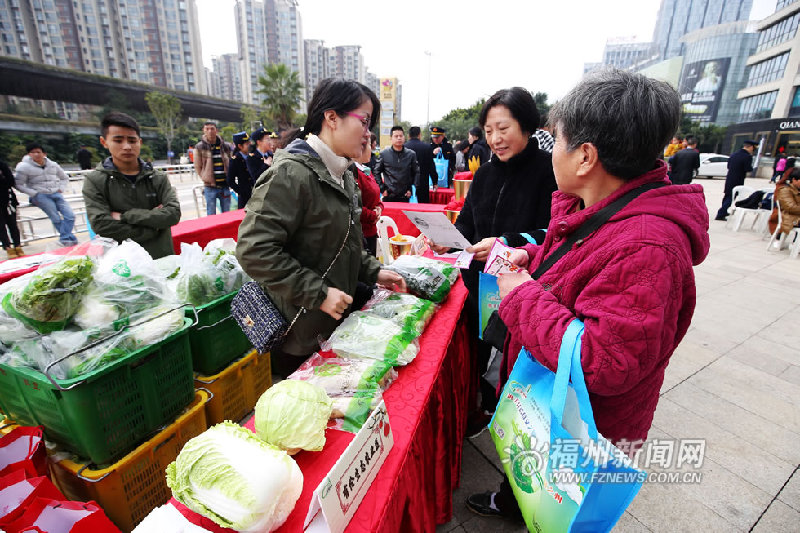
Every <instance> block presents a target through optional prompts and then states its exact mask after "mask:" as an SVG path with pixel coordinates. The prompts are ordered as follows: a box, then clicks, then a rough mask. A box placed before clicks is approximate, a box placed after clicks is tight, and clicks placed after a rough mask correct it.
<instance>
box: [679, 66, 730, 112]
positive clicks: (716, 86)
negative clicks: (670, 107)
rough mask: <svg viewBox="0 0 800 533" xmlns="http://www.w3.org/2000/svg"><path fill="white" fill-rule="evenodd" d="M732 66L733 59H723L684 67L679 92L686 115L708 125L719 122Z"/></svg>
mask: <svg viewBox="0 0 800 533" xmlns="http://www.w3.org/2000/svg"><path fill="white" fill-rule="evenodd" d="M730 64H731V58H730V57H720V58H717V59H706V60H703V61H696V62H694V63H689V64H688V65H686V66H684V67H683V74H682V75H681V83H680V93H681V104H682V106H683V113H684V115H685V116H687V117H689V118H690V119H691V120H692V121H694V122H705V123H707V122H714V121H715V120H716V119H717V111H718V110H719V103H720V100H721V99H722V91H723V90H724V89H725V80H726V79H727V77H728V67H729V66H730Z"/></svg>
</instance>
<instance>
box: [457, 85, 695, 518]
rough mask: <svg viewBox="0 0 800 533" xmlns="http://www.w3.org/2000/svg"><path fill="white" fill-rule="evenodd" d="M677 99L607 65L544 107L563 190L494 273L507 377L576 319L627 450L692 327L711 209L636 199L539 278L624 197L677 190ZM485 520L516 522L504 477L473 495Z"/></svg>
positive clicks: (547, 354)
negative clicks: (544, 266)
mask: <svg viewBox="0 0 800 533" xmlns="http://www.w3.org/2000/svg"><path fill="white" fill-rule="evenodd" d="M680 114H681V102H680V96H679V95H678V93H677V92H676V91H675V89H673V88H672V87H670V86H669V85H668V84H667V83H665V82H661V81H656V80H653V79H650V78H647V77H645V76H642V75H640V74H631V73H628V72H625V71H621V70H617V69H608V70H604V71H601V72H599V73H596V74H591V75H589V76H587V77H585V78H584V79H583V80H582V81H581V82H580V83H579V84H578V85H577V86H576V87H575V88H574V89H572V90H571V91H570V92H569V93H568V94H567V95H566V96H565V97H564V98H562V99H561V100H559V102H558V103H556V104H555V105H554V106H553V108H552V109H551V110H550V121H551V123H552V124H553V125H554V128H555V131H556V139H557V140H556V144H555V146H554V148H553V168H554V170H555V175H556V181H557V182H558V192H557V193H555V194H554V195H553V208H552V219H551V222H550V226H549V228H548V231H547V236H546V237H545V240H544V243H542V244H541V245H526V246H525V247H524V248H523V249H521V250H517V251H515V252H514V254H513V255H512V261H513V262H514V263H516V264H517V265H519V266H522V267H525V268H527V271H525V270H523V271H521V272H517V273H515V274H507V275H502V276H500V279H499V281H498V285H499V287H500V296H501V297H502V301H501V303H500V309H499V315H500V318H501V319H502V320H503V322H504V323H505V324H506V326H507V327H508V335H507V336H506V343H505V346H506V353H505V354H504V363H503V368H502V370H501V377H502V378H503V379H504V380H506V379H507V378H508V375H509V373H510V371H511V368H512V367H513V365H514V363H515V362H516V359H517V355H518V354H519V353H520V350H521V349H522V348H523V347H525V348H526V349H527V350H528V351H529V352H530V353H531V355H532V356H533V357H534V358H535V359H536V360H537V361H538V362H539V363H541V364H542V365H544V366H545V367H547V368H548V369H550V370H555V369H556V367H557V364H558V355H559V349H560V346H561V339H562V337H563V335H564V332H565V330H566V329H567V326H568V325H569V324H570V323H571V322H572V321H573V320H576V319H577V320H580V321H581V322H582V323H583V325H584V331H583V336H582V339H581V347H580V356H581V357H580V359H581V366H582V367H583V374H584V377H585V380H586V387H587V389H588V391H589V399H590V402H591V404H592V411H593V415H594V419H595V422H596V424H597V429H598V431H599V432H600V433H601V434H602V435H603V436H604V437H606V438H607V439H608V440H609V441H611V442H612V443H614V444H617V445H618V446H620V447H621V449H622V450H623V452H624V453H628V454H629V455H632V454H633V453H635V451H636V449H638V447H639V446H640V444H641V442H643V441H644V439H646V438H647V434H648V431H649V429H650V426H651V424H652V421H653V415H654V413H655V410H656V405H657V404H658V400H659V392H660V389H661V385H662V383H663V381H664V372H665V370H666V367H667V364H668V363H669V359H670V357H671V356H672V353H673V352H674V351H675V348H676V347H677V346H678V343H679V342H680V341H681V339H682V338H683V336H684V335H685V334H686V331H687V330H688V328H689V325H690V323H691V318H692V314H693V313H694V309H695V301H696V290H695V279H694V272H693V268H692V267H693V266H697V265H699V264H700V263H701V262H702V261H703V260H704V259H705V258H706V256H707V255H708V251H709V237H708V208H707V207H706V203H705V198H704V196H703V188H702V187H701V186H699V185H685V186H682V187H663V186H662V187H661V188H657V189H654V190H648V191H645V192H642V193H641V194H640V196H638V197H637V198H635V199H633V200H632V201H631V202H630V203H629V204H628V205H626V206H625V207H622V209H621V210H620V211H618V212H617V213H616V214H614V215H613V216H612V217H611V218H610V219H609V221H608V222H606V223H605V224H603V225H602V226H601V227H600V228H599V229H597V230H596V231H594V232H593V233H592V234H591V236H590V237H588V238H586V239H585V241H584V242H583V244H581V245H580V246H575V247H573V249H572V250H570V251H569V252H567V254H566V255H564V256H563V257H562V258H561V259H560V260H559V261H557V262H556V263H555V264H554V265H553V266H552V267H551V268H550V269H549V270H547V271H546V272H545V273H544V274H543V275H542V276H541V278H539V279H538V280H533V279H531V276H530V274H529V272H533V271H534V270H535V269H536V268H537V267H538V266H539V265H540V264H541V263H542V261H543V260H544V259H545V257H547V256H549V255H551V253H553V252H554V250H556V249H557V248H558V247H559V246H560V245H561V244H563V242H564V240H565V239H567V238H568V237H569V236H570V235H571V234H572V233H573V232H575V231H576V230H577V228H579V227H580V226H581V225H582V224H583V223H585V222H586V221H587V220H588V219H589V218H591V217H592V216H593V215H595V214H596V213H597V212H598V211H600V210H601V209H603V208H605V207H607V206H608V205H609V204H611V203H612V202H614V201H616V200H617V199H619V198H620V197H622V196H623V195H625V194H627V193H628V192H629V191H632V190H635V189H638V188H640V187H642V186H645V185H649V184H656V185H665V184H668V183H669V180H668V179H667V176H666V165H665V164H664V162H663V161H660V159H659V158H660V156H661V154H662V147H663V146H664V144H665V143H666V142H667V139H669V136H670V135H672V133H673V132H674V131H675V129H676V128H677V127H678V122H679V119H680ZM467 506H468V507H469V508H470V509H471V510H473V511H475V512H477V513H481V514H486V515H506V516H511V515H513V514H518V513H519V508H518V506H517V505H516V501H515V499H514V496H513V493H512V491H511V488H510V485H509V483H508V480H505V481H504V482H503V485H502V486H501V489H500V491H499V492H494V493H483V494H475V495H473V496H470V497H469V498H468V500H467Z"/></svg>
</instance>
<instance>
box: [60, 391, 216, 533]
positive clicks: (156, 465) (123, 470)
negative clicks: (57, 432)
mask: <svg viewBox="0 0 800 533" xmlns="http://www.w3.org/2000/svg"><path fill="white" fill-rule="evenodd" d="M210 398H211V394H210V393H208V392H207V391H204V390H198V391H195V397H194V401H193V402H192V404H191V405H190V406H189V407H188V408H187V410H186V411H185V412H184V413H183V414H181V415H180V416H179V417H178V418H177V420H175V422H173V423H172V424H170V425H169V426H167V427H166V428H165V429H164V430H162V431H160V432H159V433H158V434H157V435H156V436H155V437H153V438H152V439H150V440H148V441H147V442H145V443H144V444H142V445H141V446H139V447H138V448H136V449H135V450H133V451H132V452H131V453H129V454H128V455H126V456H125V457H123V458H122V459H121V460H120V461H118V462H117V463H115V464H113V465H111V466H109V467H107V468H97V467H95V465H92V464H88V463H79V462H74V461H71V460H69V459H64V460H61V461H58V462H55V463H51V466H50V471H51V473H52V476H53V480H54V481H55V483H56V485H58V488H60V489H61V491H62V492H63V493H64V495H65V496H66V497H67V498H69V499H71V500H79V501H88V500H94V501H96V502H97V503H99V504H100V506H101V507H102V508H103V509H104V510H105V512H106V514H107V515H108V517H109V518H110V519H111V520H112V521H113V522H114V523H115V524H116V525H117V526H118V527H120V528H121V529H122V530H123V531H131V530H132V529H133V528H134V527H136V524H138V523H139V522H141V521H142V520H143V519H144V517H146V516H147V515H148V514H149V513H150V511H152V510H153V509H154V508H156V507H158V506H160V505H164V504H165V503H167V502H168V501H169V499H170V497H171V496H172V493H171V492H170V490H169V487H167V479H166V475H165V474H164V471H165V470H166V468H167V465H168V464H169V463H171V462H172V461H174V460H175V458H176V457H177V456H178V453H180V451H181V449H182V448H183V445H184V444H186V442H187V441H188V440H189V439H191V438H192V437H196V436H197V435H199V434H200V433H202V432H203V431H205V430H206V428H207V427H208V426H207V425H206V411H205V406H206V403H207V402H208V401H209V399H210Z"/></svg>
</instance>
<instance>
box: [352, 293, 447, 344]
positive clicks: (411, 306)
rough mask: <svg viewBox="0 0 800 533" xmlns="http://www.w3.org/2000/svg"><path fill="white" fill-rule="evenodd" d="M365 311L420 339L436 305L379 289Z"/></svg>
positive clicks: (408, 295)
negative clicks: (395, 324)
mask: <svg viewBox="0 0 800 533" xmlns="http://www.w3.org/2000/svg"><path fill="white" fill-rule="evenodd" d="M363 310H364V311H369V312H370V313H374V314H376V315H378V316H382V317H383V318H388V319H390V320H391V321H392V322H395V323H397V324H400V325H401V326H403V327H404V329H407V330H408V331H413V332H414V334H415V335H416V336H417V337H419V336H420V335H422V332H423V331H425V326H427V325H428V322H430V320H431V318H432V317H433V314H434V313H435V312H436V304H434V303H433V302H431V301H428V300H423V299H422V298H417V297H416V296H414V295H413V294H406V293H402V292H393V291H389V290H386V289H378V290H376V291H375V294H374V295H373V296H372V298H371V299H370V301H368V302H367V304H366V305H365V306H364V309H363Z"/></svg>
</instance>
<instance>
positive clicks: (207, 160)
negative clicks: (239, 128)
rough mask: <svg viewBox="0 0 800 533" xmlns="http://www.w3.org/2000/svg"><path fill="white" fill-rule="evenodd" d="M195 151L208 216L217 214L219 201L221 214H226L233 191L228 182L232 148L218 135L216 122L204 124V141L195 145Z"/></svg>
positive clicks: (195, 164) (195, 161)
mask: <svg viewBox="0 0 800 533" xmlns="http://www.w3.org/2000/svg"><path fill="white" fill-rule="evenodd" d="M194 151H195V155H194V169H195V170H196V171H197V174H198V175H199V176H200V179H201V180H203V185H204V187H203V196H205V199H206V214H207V215H214V214H216V213H217V200H219V206H220V212H221V213H225V212H226V211H228V210H229V209H230V207H231V190H230V189H229V188H228V181H227V176H228V165H229V164H230V160H231V148H230V146H228V144H227V143H226V142H225V141H223V140H222V138H221V137H220V136H219V135H217V125H216V124H215V123H214V122H206V123H205V124H203V139H202V140H201V141H200V142H199V143H197V144H196V145H195V147H194Z"/></svg>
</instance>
